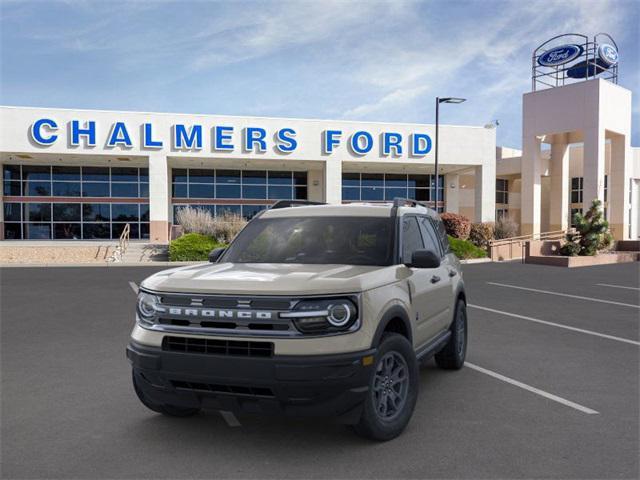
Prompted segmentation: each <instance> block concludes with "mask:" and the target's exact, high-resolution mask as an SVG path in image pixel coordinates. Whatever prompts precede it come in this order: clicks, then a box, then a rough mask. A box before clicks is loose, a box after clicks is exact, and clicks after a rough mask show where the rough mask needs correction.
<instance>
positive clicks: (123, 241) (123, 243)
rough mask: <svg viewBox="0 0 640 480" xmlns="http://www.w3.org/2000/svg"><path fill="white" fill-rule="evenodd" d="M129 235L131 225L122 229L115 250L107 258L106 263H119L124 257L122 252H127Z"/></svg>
mask: <svg viewBox="0 0 640 480" xmlns="http://www.w3.org/2000/svg"><path fill="white" fill-rule="evenodd" d="M130 235H131V225H130V224H128V223H127V224H126V225H125V226H124V228H123V229H122V233H121V234H120V237H119V238H118V246H117V247H116V248H115V250H114V251H113V253H112V254H111V256H110V257H109V258H107V262H121V261H122V257H123V256H124V252H126V251H127V248H128V247H129V240H130Z"/></svg>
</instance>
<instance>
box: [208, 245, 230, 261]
mask: <svg viewBox="0 0 640 480" xmlns="http://www.w3.org/2000/svg"><path fill="white" fill-rule="evenodd" d="M225 250H226V248H225V247H218V248H214V249H213V250H211V253H209V262H210V263H216V262H217V261H218V259H219V258H220V257H221V256H222V254H223V253H224V252H225Z"/></svg>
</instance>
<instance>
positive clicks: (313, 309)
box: [280, 298, 358, 334]
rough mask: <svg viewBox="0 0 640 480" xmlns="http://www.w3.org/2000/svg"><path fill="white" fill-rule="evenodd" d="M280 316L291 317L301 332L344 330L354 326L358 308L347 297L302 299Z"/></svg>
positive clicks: (318, 332)
mask: <svg viewBox="0 0 640 480" xmlns="http://www.w3.org/2000/svg"><path fill="white" fill-rule="evenodd" d="M280 317H281V318H291V319H293V323H294V325H295V326H296V328H297V329H298V330H299V331H300V332H302V333H308V334H312V333H317V334H322V333H334V332H344V331H346V330H349V329H350V328H352V327H354V326H355V324H356V322H357V320H358V308H357V307H356V304H355V303H354V302H353V301H352V300H350V299H348V298H331V299H318V300H315V299H313V300H303V301H301V302H299V303H298V304H297V305H296V306H295V307H294V309H293V311H291V312H286V313H281V314H280Z"/></svg>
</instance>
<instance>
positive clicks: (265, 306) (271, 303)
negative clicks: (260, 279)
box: [160, 294, 291, 310]
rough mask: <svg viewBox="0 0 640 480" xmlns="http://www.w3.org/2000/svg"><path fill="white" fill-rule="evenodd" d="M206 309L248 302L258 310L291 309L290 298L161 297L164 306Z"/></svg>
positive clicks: (230, 306) (234, 306) (232, 306)
mask: <svg viewBox="0 0 640 480" xmlns="http://www.w3.org/2000/svg"><path fill="white" fill-rule="evenodd" d="M193 300H197V304H198V306H202V307H206V308H237V307H238V305H239V304H240V303H243V302H247V303H246V304H247V307H244V308H249V307H250V308H252V309H256V310H288V309H289V308H291V299H289V298H261V297H231V298H230V297H216V296H209V295H197V294H193V295H170V294H169V295H161V297H160V302H161V303H162V304H163V305H171V306H174V307H188V306H192V305H194V303H193Z"/></svg>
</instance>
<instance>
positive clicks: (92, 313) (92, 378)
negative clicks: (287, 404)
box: [0, 263, 640, 479]
mask: <svg viewBox="0 0 640 480" xmlns="http://www.w3.org/2000/svg"><path fill="white" fill-rule="evenodd" d="M156 270H159V268H156V267H140V268H130V267H118V268H93V267H83V268H46V269H45V268H5V269H3V270H2V271H1V272H0V288H1V291H0V302H1V305H0V315H1V319H0V321H1V374H2V396H1V400H2V404H1V414H2V415H1V425H0V428H1V440H2V442H1V444H2V445H1V449H2V450H1V452H2V467H1V468H2V477H3V478H101V479H102V478H104V479H106V478H336V477H340V478H638V477H639V474H640V472H639V465H638V451H639V438H638V436H639V433H638V432H639V404H640V398H639V377H640V375H639V352H640V341H639V340H640V339H639V331H638V330H639V314H640V298H639V297H640V279H639V269H638V264H624V265H609V266H602V267H591V268H581V269H562V268H556V267H545V266H537V265H522V264H519V263H503V264H493V263H485V264H476V265H466V266H465V268H464V271H465V273H464V275H465V280H466V283H467V289H468V294H469V303H470V307H469V322H470V323H469V328H470V333H469V335H470V337H469V352H468V357H467V359H468V362H469V363H468V366H467V367H466V368H464V369H462V370H460V371H458V372H444V371H441V370H438V369H436V368H435V366H434V365H433V364H432V363H431V364H429V365H428V366H426V367H425V368H423V369H422V371H421V376H422V378H421V392H420V397H419V400H418V405H417V407H416V411H415V414H414V417H413V419H412V421H411V423H410V424H409V427H408V429H407V430H406V432H405V433H404V434H403V435H402V436H401V437H399V438H397V439H395V440H393V441H391V442H388V443H384V444H377V443H371V442H369V441H365V440H362V439H361V438H359V437H356V436H355V435H353V434H352V433H351V432H350V431H348V430H347V429H345V428H344V427H342V426H340V425H334V424H331V423H328V422H326V421H322V420H296V419H281V418H270V417H259V416H242V417H240V418H239V420H240V423H241V425H240V426H230V425H229V424H228V423H227V422H226V421H225V419H224V418H223V417H222V416H220V415H219V414H217V413H216V412H207V413H205V414H201V415H198V416H196V417H193V418H188V419H174V418H167V417H163V416H161V415H157V414H154V413H152V412H150V411H148V410H146V409H145V408H144V407H143V406H142V405H141V404H140V403H139V402H138V400H137V398H136V396H135V394H134V392H133V390H132V387H131V383H130V371H129V365H128V363H127V361H126V359H125V356H124V348H125V345H126V343H127V339H128V335H129V331H130V329H131V326H132V316H133V312H134V307H135V296H134V294H133V291H132V289H131V286H130V284H129V282H135V283H139V282H140V281H141V280H142V279H143V278H144V277H145V276H147V275H149V274H151V273H152V272H154V271H156Z"/></svg>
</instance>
